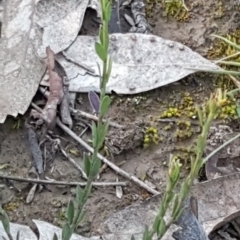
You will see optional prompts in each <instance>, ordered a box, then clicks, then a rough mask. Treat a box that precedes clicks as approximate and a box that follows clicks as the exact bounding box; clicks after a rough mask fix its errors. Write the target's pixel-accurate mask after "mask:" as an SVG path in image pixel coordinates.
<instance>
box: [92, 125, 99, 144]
mask: <svg viewBox="0 0 240 240" xmlns="http://www.w3.org/2000/svg"><path fill="white" fill-rule="evenodd" d="M97 142H98V137H97V125H96V123H95V122H93V123H92V145H93V148H96V147H97Z"/></svg>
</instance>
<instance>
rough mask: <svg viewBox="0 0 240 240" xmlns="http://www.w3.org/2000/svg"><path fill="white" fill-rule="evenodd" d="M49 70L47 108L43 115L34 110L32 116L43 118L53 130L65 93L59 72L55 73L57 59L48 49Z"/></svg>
mask: <svg viewBox="0 0 240 240" xmlns="http://www.w3.org/2000/svg"><path fill="white" fill-rule="evenodd" d="M46 53H47V60H48V61H47V69H48V74H49V90H50V94H49V97H48V101H47V103H46V106H45V107H44V109H43V111H42V113H38V112H37V111H35V110H32V113H31V115H32V116H33V117H34V118H42V119H43V120H44V121H45V123H46V125H47V127H48V128H49V129H53V128H54V127H55V125H56V115H57V106H58V105H59V104H60V103H61V102H62V99H63V96H64V93H63V82H62V79H61V78H60V76H59V75H58V73H57V72H55V71H54V67H55V59H54V53H53V51H52V50H51V49H50V47H47V49H46Z"/></svg>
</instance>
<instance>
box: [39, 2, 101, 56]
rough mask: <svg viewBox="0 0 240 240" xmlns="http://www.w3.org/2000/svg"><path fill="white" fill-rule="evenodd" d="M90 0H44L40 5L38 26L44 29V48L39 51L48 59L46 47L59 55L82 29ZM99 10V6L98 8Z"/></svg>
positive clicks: (40, 54)
mask: <svg viewBox="0 0 240 240" xmlns="http://www.w3.org/2000/svg"><path fill="white" fill-rule="evenodd" d="M88 4H89V0H78V1H77V0H74V1H67V0H64V1H59V0H51V1H48V0H42V1H40V2H39V4H38V16H39V20H38V24H39V25H40V26H41V27H42V28H43V37H42V46H41V47H40V48H39V50H38V55H39V56H40V57H41V58H45V57H46V50H45V49H46V47H47V46H50V48H51V49H52V50H53V52H54V53H55V54H56V53H59V52H61V51H63V50H65V49H66V48H68V47H69V46H70V45H71V44H72V42H73V41H74V40H75V39H76V37H77V35H78V33H79V30H80V29H81V26H82V22H83V18H84V15H85V11H86V9H87V7H88ZM96 8H97V6H96Z"/></svg>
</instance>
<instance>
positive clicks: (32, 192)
mask: <svg viewBox="0 0 240 240" xmlns="http://www.w3.org/2000/svg"><path fill="white" fill-rule="evenodd" d="M37 186H38V185H37V184H34V185H33V186H32V188H31V189H30V191H29V193H28V195H27V199H26V203H31V202H32V200H33V198H34V196H35V192H36V189H37Z"/></svg>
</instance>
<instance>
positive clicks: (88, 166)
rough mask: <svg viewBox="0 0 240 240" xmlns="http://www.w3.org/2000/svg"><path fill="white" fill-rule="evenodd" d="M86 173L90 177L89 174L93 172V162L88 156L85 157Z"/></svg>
mask: <svg viewBox="0 0 240 240" xmlns="http://www.w3.org/2000/svg"><path fill="white" fill-rule="evenodd" d="M84 171H85V173H86V175H87V177H89V174H90V171H91V160H90V157H89V156H88V155H87V154H85V155H84Z"/></svg>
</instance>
